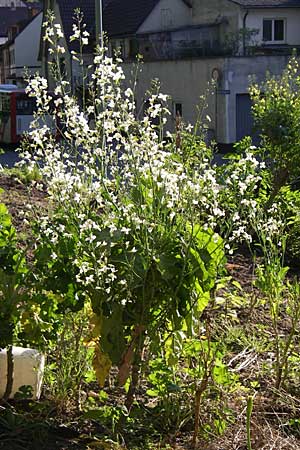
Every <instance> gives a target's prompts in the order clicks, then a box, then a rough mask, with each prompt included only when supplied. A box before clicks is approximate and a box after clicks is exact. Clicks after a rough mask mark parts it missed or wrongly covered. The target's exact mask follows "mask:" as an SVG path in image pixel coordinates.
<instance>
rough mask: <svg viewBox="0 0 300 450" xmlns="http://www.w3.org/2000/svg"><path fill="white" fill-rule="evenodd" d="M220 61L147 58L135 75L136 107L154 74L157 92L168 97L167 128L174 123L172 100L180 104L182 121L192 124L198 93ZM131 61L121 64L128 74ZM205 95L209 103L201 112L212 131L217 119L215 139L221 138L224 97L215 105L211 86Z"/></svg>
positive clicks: (143, 97)
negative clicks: (158, 83) (217, 128)
mask: <svg viewBox="0 0 300 450" xmlns="http://www.w3.org/2000/svg"><path fill="white" fill-rule="evenodd" d="M223 64H224V61H223V59H222V58H211V59H188V60H177V61H164V62H147V63H144V64H143V66H142V71H141V73H140V74H139V75H138V82H137V90H136V101H137V108H138V110H140V111H142V110H143V102H144V101H145V100H146V96H145V92H147V90H149V87H150V85H151V80H153V79H154V78H158V79H159V80H160V83H161V92H163V93H164V94H168V95H169V96H170V97H171V100H170V102H169V107H170V110H171V112H172V116H171V118H170V120H169V123H168V126H167V129H169V130H171V131H173V130H174V127H175V117H176V116H175V110H174V106H175V103H181V104H182V116H183V119H184V121H185V122H186V123H192V124H194V123H195V121H196V119H197V115H198V111H197V106H198V105H199V103H200V96H201V95H203V94H204V93H205V91H207V88H208V81H209V80H211V77H212V72H213V70H214V69H216V68H218V69H219V71H220V72H221V71H222V69H223ZM131 68H132V66H131V64H124V70H125V73H126V75H127V76H128V77H130V71H131ZM211 91H212V92H211V93H210V95H209V96H208V103H209V107H208V109H207V110H206V112H205V115H206V114H208V115H209V116H210V118H211V123H210V125H209V127H210V128H212V130H214V131H213V133H215V129H216V122H219V131H218V130H217V133H218V132H219V133H220V135H219V136H218V138H219V140H222V141H223V140H224V137H223V135H222V133H223V131H222V130H224V127H225V125H224V124H223V119H224V107H223V103H224V99H223V98H221V99H220V102H219V104H218V105H216V96H215V95H214V91H215V89H214V88H212V89H211ZM218 109H219V115H220V117H219V119H217V120H216V111H217V110H218Z"/></svg>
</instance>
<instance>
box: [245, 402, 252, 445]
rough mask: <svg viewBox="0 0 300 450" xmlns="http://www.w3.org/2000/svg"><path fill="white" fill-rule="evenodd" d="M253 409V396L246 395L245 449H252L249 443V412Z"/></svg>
mask: <svg viewBox="0 0 300 450" xmlns="http://www.w3.org/2000/svg"><path fill="white" fill-rule="evenodd" d="M252 410H253V397H252V396H250V397H248V400H247V420H246V429H247V450H252V445H251V414H252Z"/></svg>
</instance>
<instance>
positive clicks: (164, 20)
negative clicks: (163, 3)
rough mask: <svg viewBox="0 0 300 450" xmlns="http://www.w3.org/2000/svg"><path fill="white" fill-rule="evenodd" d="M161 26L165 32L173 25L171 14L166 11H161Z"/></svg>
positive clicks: (169, 11) (168, 10)
mask: <svg viewBox="0 0 300 450" xmlns="http://www.w3.org/2000/svg"><path fill="white" fill-rule="evenodd" d="M160 14H161V26H162V28H163V29H164V30H165V29H167V28H170V27H171V26H172V25H173V23H172V22H173V21H172V12H171V10H170V9H169V8H168V9H161V11H160Z"/></svg>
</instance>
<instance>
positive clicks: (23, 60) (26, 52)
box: [15, 13, 43, 77]
mask: <svg viewBox="0 0 300 450" xmlns="http://www.w3.org/2000/svg"><path fill="white" fill-rule="evenodd" d="M42 18H43V14H42V13H40V14H38V15H37V16H36V17H35V18H34V19H33V20H32V21H31V22H30V23H29V25H27V27H26V28H24V30H23V31H22V32H21V33H20V34H19V35H18V36H17V37H16V39H15V64H16V67H17V69H16V75H17V77H22V75H23V74H24V70H23V69H22V68H23V67H28V70H29V73H34V72H36V71H37V70H38V69H39V68H40V67H41V63H40V61H38V54H39V49H40V35H41V27H42ZM31 68H32V69H31Z"/></svg>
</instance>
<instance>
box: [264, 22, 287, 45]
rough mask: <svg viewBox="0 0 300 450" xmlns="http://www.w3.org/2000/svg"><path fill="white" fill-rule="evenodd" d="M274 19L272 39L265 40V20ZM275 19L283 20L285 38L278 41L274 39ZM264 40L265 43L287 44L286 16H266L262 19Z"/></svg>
mask: <svg viewBox="0 0 300 450" xmlns="http://www.w3.org/2000/svg"><path fill="white" fill-rule="evenodd" d="M265 20H271V21H272V39H271V40H270V41H264V21H265ZM275 20H282V22H283V40H282V41H277V40H275V39H274V37H275V36H274V35H275ZM262 42H263V43H264V44H285V43H286V18H285V17H264V18H263V21H262Z"/></svg>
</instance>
